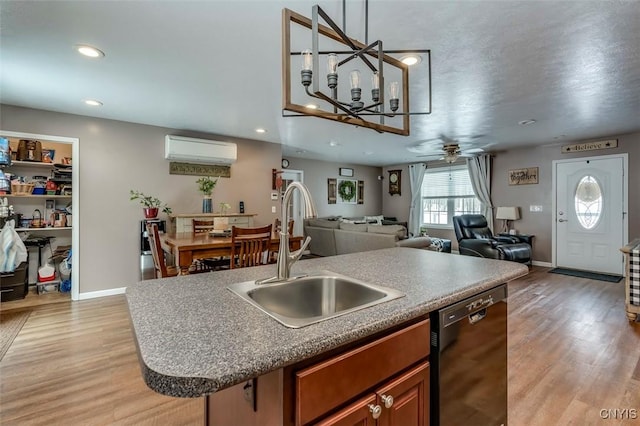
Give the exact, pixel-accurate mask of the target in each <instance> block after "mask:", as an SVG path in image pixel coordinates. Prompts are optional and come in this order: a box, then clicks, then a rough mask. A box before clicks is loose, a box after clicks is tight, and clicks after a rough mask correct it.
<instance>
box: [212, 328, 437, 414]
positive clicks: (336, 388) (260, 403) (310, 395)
mask: <svg viewBox="0 0 640 426" xmlns="http://www.w3.org/2000/svg"><path fill="white" fill-rule="evenodd" d="M429 350H430V324H429V320H428V319H424V320H421V321H419V322H415V323H411V324H409V325H407V326H405V327H401V328H399V329H396V330H394V331H391V332H389V333H388V334H386V335H384V336H382V337H377V338H374V339H369V340H365V341H363V342H362V344H355V345H354V344H352V345H350V349H348V350H344V351H342V352H340V351H337V352H336V351H334V352H333V353H332V354H330V355H327V356H325V357H324V359H323V358H322V357H319V359H318V360H316V361H312V362H311V363H310V361H304V362H302V363H300V364H297V365H292V366H289V367H286V368H284V369H281V370H278V371H277V372H272V373H269V374H267V375H265V376H260V377H258V378H257V386H256V387H257V396H256V400H255V407H257V408H256V410H255V411H254V410H253V407H254V405H253V403H252V402H251V403H250V402H248V401H247V400H246V390H247V389H246V384H239V385H236V386H234V387H231V388H229V389H225V390H223V391H221V392H219V393H215V394H213V395H210V396H208V397H207V401H206V406H207V414H208V415H207V424H210V425H225V424H243V425H296V426H302V425H316V424H319V425H324V426H329V425H361V426H364V425H366V426H374V425H375V426H390V425H402V426H405V425H406V426H413V425H420V426H424V425H427V424H428V422H429ZM374 413H376V415H375V418H374V415H373V414H374ZM234 422H235V423H234Z"/></svg>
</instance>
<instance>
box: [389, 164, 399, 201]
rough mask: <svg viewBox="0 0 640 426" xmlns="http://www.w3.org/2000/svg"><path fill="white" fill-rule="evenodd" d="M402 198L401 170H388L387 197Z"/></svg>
mask: <svg viewBox="0 0 640 426" xmlns="http://www.w3.org/2000/svg"><path fill="white" fill-rule="evenodd" d="M394 194H398V195H400V196H402V170H389V195H394Z"/></svg>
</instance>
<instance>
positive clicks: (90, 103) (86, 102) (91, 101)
mask: <svg viewBox="0 0 640 426" xmlns="http://www.w3.org/2000/svg"><path fill="white" fill-rule="evenodd" d="M84 103H85V104H87V105H91V106H102V102H100V101H96V100H95V99H87V100H85V101H84Z"/></svg>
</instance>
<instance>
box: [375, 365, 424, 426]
mask: <svg viewBox="0 0 640 426" xmlns="http://www.w3.org/2000/svg"><path fill="white" fill-rule="evenodd" d="M376 395H377V397H378V398H377V401H376V404H378V405H380V407H382V414H381V416H380V418H379V419H378V425H379V426H391V425H394V426H398V425H402V426H425V425H428V424H429V363H428V362H423V363H422V364H420V365H418V366H417V367H415V368H413V369H412V370H409V371H408V372H406V373H405V374H403V375H401V376H400V377H398V378H397V379H395V380H393V381H391V382H390V383H389V384H387V385H386V386H384V387H383V388H381V389H380V390H379V391H377V392H376ZM391 398H392V399H391Z"/></svg>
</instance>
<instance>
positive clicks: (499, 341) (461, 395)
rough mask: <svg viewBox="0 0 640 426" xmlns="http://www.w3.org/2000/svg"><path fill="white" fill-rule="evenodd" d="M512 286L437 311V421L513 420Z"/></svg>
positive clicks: (434, 336) (433, 385) (434, 368)
mask: <svg viewBox="0 0 640 426" xmlns="http://www.w3.org/2000/svg"><path fill="white" fill-rule="evenodd" d="M506 299H507V286H506V284H502V285H500V286H498V287H495V288H493V289H491V290H487V291H485V292H482V293H479V294H477V295H475V296H473V297H470V298H468V299H465V300H462V301H460V302H457V303H455V304H453V305H450V306H447V307H446V308H443V309H440V310H438V311H435V312H432V313H431V330H432V331H431V410H430V411H431V424H432V425H441V426H445V425H452V426H454V425H455V426H460V425H474V426H483V425H487V426H489V425H491V426H493V425H506V424H507V300H506Z"/></svg>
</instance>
